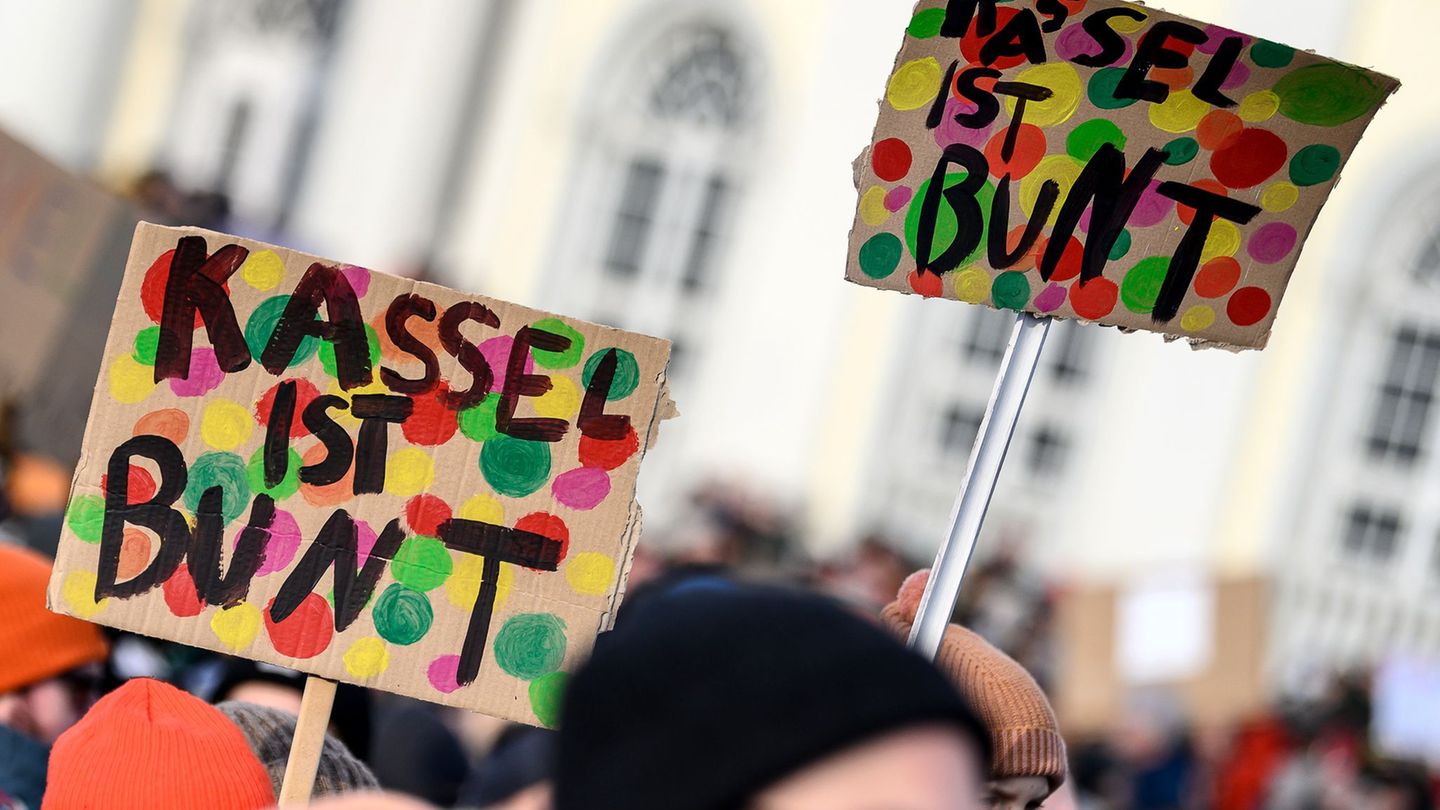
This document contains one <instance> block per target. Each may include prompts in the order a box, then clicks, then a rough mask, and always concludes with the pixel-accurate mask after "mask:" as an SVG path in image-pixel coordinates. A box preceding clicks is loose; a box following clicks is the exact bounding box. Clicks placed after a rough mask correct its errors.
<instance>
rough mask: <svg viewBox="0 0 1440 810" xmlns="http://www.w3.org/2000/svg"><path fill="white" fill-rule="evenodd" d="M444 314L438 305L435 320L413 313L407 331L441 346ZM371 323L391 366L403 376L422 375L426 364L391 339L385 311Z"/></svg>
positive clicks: (422, 339)
mask: <svg viewBox="0 0 1440 810" xmlns="http://www.w3.org/2000/svg"><path fill="white" fill-rule="evenodd" d="M444 315H445V311H444V309H442V308H441V307H440V306H438V305H437V306H436V307H435V320H433V321H427V320H425V319H424V318H422V317H420V316H419V315H412V316H411V317H410V318H409V319H408V320H406V321H405V331H406V332H409V333H410V334H412V335H414V336H415V338H416V339H417V340H419V341H420V342H422V343H424V344H425V345H426V346H439V345H440V319H441V318H442V317H444ZM370 325H371V326H372V327H374V328H375V336H376V337H378V338H379V339H380V356H381V357H383V358H385V359H386V360H389V361H391V367H392V368H393V369H394V370H395V371H396V372H398V373H400V374H401V375H402V376H405V377H410V378H412V379H413V378H415V377H418V376H420V374H421V373H422V372H423V371H424V370H425V366H424V364H423V363H421V362H420V361H419V360H417V359H415V356H414V355H412V354H410V353H409V352H406V351H402V350H401V349H400V347H399V346H396V345H395V342H394V341H392V340H391V339H390V333H389V331H388V330H386V328H385V313H384V312H382V313H380V314H379V315H377V316H375V319H374V320H372V321H370ZM472 326H473V324H472Z"/></svg>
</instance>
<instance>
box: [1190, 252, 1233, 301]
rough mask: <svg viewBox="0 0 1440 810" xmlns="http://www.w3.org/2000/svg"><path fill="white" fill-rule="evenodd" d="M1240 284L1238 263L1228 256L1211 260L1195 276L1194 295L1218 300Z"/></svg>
mask: <svg viewBox="0 0 1440 810" xmlns="http://www.w3.org/2000/svg"><path fill="white" fill-rule="evenodd" d="M1239 283H1240V262H1237V261H1235V260H1234V259H1232V258H1230V257H1229V256H1221V257H1219V258H1216V259H1211V260H1210V261H1208V262H1206V263H1205V266H1204V267H1201V268H1200V272H1198V273H1196V274H1195V294H1196V295H1199V296H1200V297H1202V298H1219V297H1220V296H1222V295H1225V294H1226V293H1229V292H1230V291H1231V290H1233V289H1235V285H1236V284H1239Z"/></svg>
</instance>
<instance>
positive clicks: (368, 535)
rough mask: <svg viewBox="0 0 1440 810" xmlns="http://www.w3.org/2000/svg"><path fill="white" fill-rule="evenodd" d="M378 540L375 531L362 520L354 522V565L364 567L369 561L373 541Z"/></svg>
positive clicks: (373, 544)
mask: <svg viewBox="0 0 1440 810" xmlns="http://www.w3.org/2000/svg"><path fill="white" fill-rule="evenodd" d="M376 539H378V538H377V537H376V534H375V530H374V529H372V528H370V524H369V523H366V522H365V521H363V520H357V521H355V564H356V565H364V564H365V561H366V560H368V559H370V550H371V549H373V548H375V541H376Z"/></svg>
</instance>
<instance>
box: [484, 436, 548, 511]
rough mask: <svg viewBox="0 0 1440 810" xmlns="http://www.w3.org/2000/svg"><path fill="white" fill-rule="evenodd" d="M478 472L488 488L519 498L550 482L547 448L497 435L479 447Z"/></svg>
mask: <svg viewBox="0 0 1440 810" xmlns="http://www.w3.org/2000/svg"><path fill="white" fill-rule="evenodd" d="M480 472H481V473H483V474H484V475H485V481H486V483H488V484H489V485H490V488H491V489H493V490H495V491H496V492H498V493H500V494H501V495H506V496H509V497H511V498H523V497H525V496H526V495H529V494H530V493H532V492H534V491H536V490H538V489H539V488H540V487H543V486H545V482H546V481H548V480H549V479H550V445H548V444H546V443H545V442H531V441H526V440H524V439H515V438H512V437H510V436H497V437H495V438H493V439H491V440H489V441H487V442H485V445H484V446H483V447H481V448H480Z"/></svg>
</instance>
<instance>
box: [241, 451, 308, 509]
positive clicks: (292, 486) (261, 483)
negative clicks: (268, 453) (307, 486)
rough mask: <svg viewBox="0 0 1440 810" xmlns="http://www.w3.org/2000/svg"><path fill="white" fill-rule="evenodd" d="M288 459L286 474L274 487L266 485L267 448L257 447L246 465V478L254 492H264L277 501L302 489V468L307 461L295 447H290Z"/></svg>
mask: <svg viewBox="0 0 1440 810" xmlns="http://www.w3.org/2000/svg"><path fill="white" fill-rule="evenodd" d="M288 456H289V458H288V460H287V461H286V466H285V474H284V475H283V476H281V478H280V480H279V482H277V483H276V484H275V486H273V487H267V486H265V448H264V447H263V446H261V447H257V448H255V452H254V453H252V454H251V455H250V463H249V464H248V465H246V466H245V480H246V481H247V482H248V483H249V484H250V491H251V492H252V493H257V494H258V493H264V494H266V495H269V496H270V497H272V498H274V499H275V500H277V501H283V500H285V499H286V498H288V497H290V496H291V495H294V494H295V493H296V492H299V491H300V468H301V467H302V466H304V464H305V462H304V460H303V459H301V458H300V454H299V453H297V452H296V451H295V448H293V447H292V448H290V450H289V452H288Z"/></svg>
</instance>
